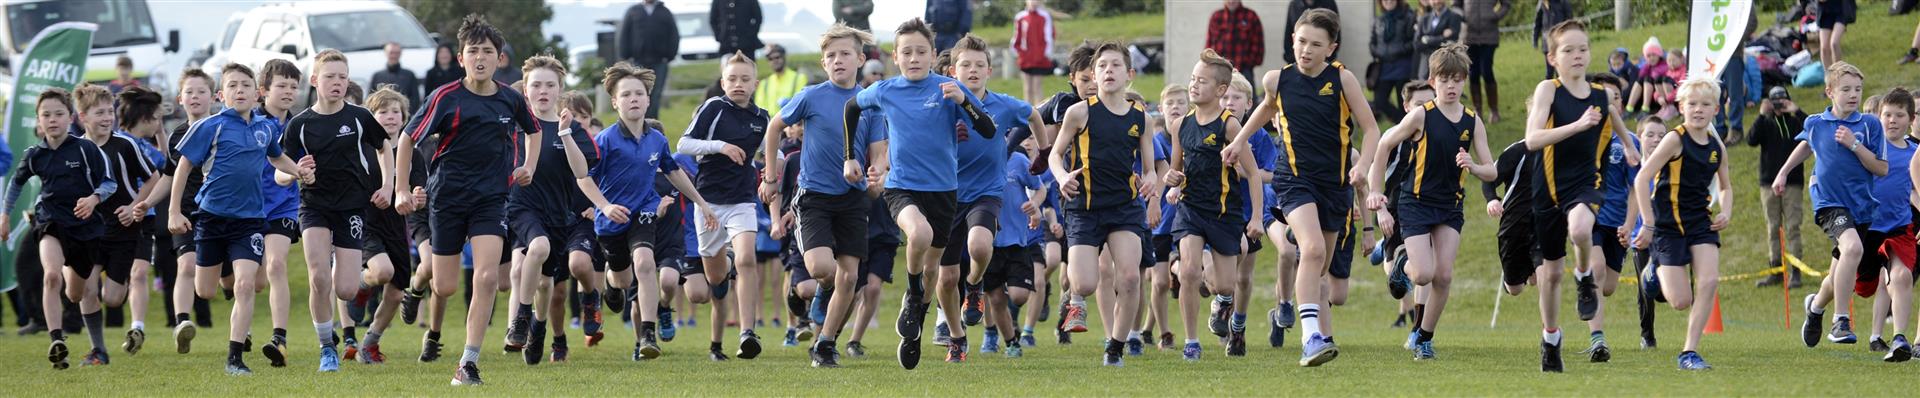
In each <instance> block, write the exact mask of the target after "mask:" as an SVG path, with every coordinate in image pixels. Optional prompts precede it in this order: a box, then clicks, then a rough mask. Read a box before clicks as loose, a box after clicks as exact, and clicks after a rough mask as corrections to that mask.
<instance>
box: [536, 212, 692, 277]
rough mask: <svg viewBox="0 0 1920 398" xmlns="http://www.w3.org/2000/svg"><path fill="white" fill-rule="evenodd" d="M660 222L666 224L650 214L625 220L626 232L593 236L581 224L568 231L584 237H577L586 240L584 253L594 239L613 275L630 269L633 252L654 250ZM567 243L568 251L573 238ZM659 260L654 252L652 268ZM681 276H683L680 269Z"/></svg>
mask: <svg viewBox="0 0 1920 398" xmlns="http://www.w3.org/2000/svg"><path fill="white" fill-rule="evenodd" d="M662 222H666V221H665V220H660V219H656V218H654V215H653V214H635V215H633V218H632V219H629V220H628V224H627V230H626V231H625V232H621V233H617V234H613V235H600V236H598V237H596V236H594V234H593V233H594V231H593V226H592V225H591V224H588V223H585V222H582V223H579V226H577V227H573V228H572V229H573V230H575V231H574V232H570V233H569V234H584V235H585V236H581V237H579V239H585V240H586V241H587V243H586V245H587V247H588V252H592V247H593V243H592V242H593V241H595V240H597V241H599V242H600V244H599V246H600V248H601V249H602V250H603V252H602V253H603V254H602V256H604V257H605V258H606V261H604V262H602V263H604V264H605V267H606V269H607V270H612V271H613V272H620V271H626V270H627V269H629V268H633V262H634V258H633V251H634V250H640V248H643V247H644V248H647V249H649V250H652V249H653V248H654V243H655V239H654V238H655V236H654V233H655V232H659V230H660V226H659V225H658V224H659V223H662ZM674 240H678V239H674ZM567 241H568V244H567V246H568V248H569V249H572V248H573V246H574V243H573V241H574V238H572V237H569V238H568V239H567ZM681 245H682V246H685V245H686V244H685V243H682V244H681ZM681 251H682V252H683V254H684V252H685V251H686V250H685V249H684V248H682V249H681ZM660 258H661V256H660V255H659V253H657V252H656V253H654V256H653V258H652V260H654V265H655V266H656V267H657V266H659V262H660ZM693 264H694V266H696V267H697V266H699V265H700V263H699V262H694V263H693ZM600 268H601V267H594V270H595V271H601V270H602V269H600ZM655 269H658V268H655ZM682 273H685V272H684V270H683V272H682Z"/></svg>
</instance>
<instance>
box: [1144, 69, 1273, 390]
mask: <svg viewBox="0 0 1920 398" xmlns="http://www.w3.org/2000/svg"><path fill="white" fill-rule="evenodd" d="M1233 71H1234V69H1233V64H1232V63H1229V62H1228V61H1227V59H1226V58H1223V57H1221V56H1220V55H1218V54H1215V53H1214V52H1213V50H1203V51H1202V52H1201V53H1200V62H1198V63H1196V64H1195V65H1194V67H1193V79H1192V81H1191V82H1189V83H1188V84H1187V90H1186V91H1187V98H1188V99H1189V101H1190V102H1191V103H1192V104H1193V111H1192V112H1191V113H1190V114H1188V115H1185V116H1181V117H1179V119H1177V121H1175V122H1174V123H1173V128H1171V129H1169V130H1168V132H1169V133H1170V134H1171V137H1169V138H1170V140H1171V141H1177V142H1178V143H1179V144H1178V145H1174V146H1172V147H1171V149H1172V154H1171V155H1170V156H1169V157H1170V160H1169V161H1168V165H1169V167H1171V168H1172V170H1168V171H1167V172H1166V173H1165V176H1164V177H1163V180H1164V183H1165V184H1167V186H1171V187H1174V188H1173V189H1172V190H1171V191H1170V192H1169V193H1168V194H1167V196H1168V199H1169V200H1170V201H1177V202H1179V203H1180V206H1179V207H1178V208H1176V210H1175V214H1174V215H1173V216H1172V217H1173V218H1174V227H1173V235H1174V237H1175V238H1176V239H1178V240H1179V242H1178V244H1179V246H1180V259H1181V261H1180V262H1179V263H1178V264H1175V268H1178V269H1177V270H1175V272H1177V273H1178V274H1179V275H1180V280H1182V281H1185V282H1183V283H1181V284H1180V290H1181V291H1180V293H1179V294H1178V296H1179V300H1180V315H1181V318H1182V319H1184V322H1182V324H1184V325H1186V337H1187V339H1186V345H1185V347H1184V348H1183V350H1182V353H1181V355H1182V357H1183V358H1185V359H1186V360H1188V361H1197V360H1200V340H1199V339H1198V338H1197V336H1198V332H1197V330H1198V324H1199V322H1198V317H1199V312H1200V301H1201V300H1203V299H1205V297H1204V296H1205V293H1202V291H1201V289H1202V288H1208V290H1215V291H1217V292H1215V293H1217V294H1220V295H1222V296H1232V294H1233V292H1232V290H1233V286H1236V285H1237V283H1236V282H1235V280H1236V279H1237V276H1235V275H1234V274H1233V272H1234V271H1237V270H1238V267H1239V264H1240V262H1239V259H1238V256H1239V255H1240V254H1241V249H1242V248H1243V245H1242V242H1244V241H1245V239H1244V237H1246V236H1253V237H1259V236H1260V235H1261V234H1262V233H1264V232H1265V231H1264V230H1262V229H1261V228H1260V224H1259V221H1257V220H1255V219H1254V218H1251V217H1249V214H1248V213H1247V209H1245V208H1242V207H1240V205H1239V202H1240V200H1241V199H1250V200H1252V203H1253V207H1255V208H1260V207H1263V205H1264V204H1265V203H1264V201H1265V195H1262V194H1254V193H1252V192H1251V191H1249V187H1250V186H1253V185H1252V184H1249V182H1250V181H1252V180H1255V179H1257V177H1258V176H1261V175H1262V174H1263V172H1261V171H1259V166H1258V165H1256V164H1253V163H1254V161H1253V159H1254V157H1253V156H1251V155H1249V156H1239V159H1238V160H1239V162H1238V164H1230V163H1226V162H1225V160H1224V159H1225V158H1227V156H1224V155H1225V154H1224V153H1222V152H1221V151H1223V150H1225V146H1226V145H1225V144H1226V143H1227V141H1228V140H1229V137H1231V136H1229V134H1233V133H1234V132H1237V131H1239V129H1240V118H1239V117H1238V116H1235V115H1234V114H1233V112H1232V111H1230V110H1227V109H1226V108H1225V107H1224V106H1223V105H1222V104H1221V102H1220V99H1221V96H1222V95H1224V94H1226V91H1227V90H1229V87H1230V85H1231V82H1232V81H1233V75H1234V72H1233ZM1170 117H1171V115H1170ZM1249 175H1251V176H1253V177H1255V178H1249ZM1204 249H1211V250H1208V251H1204V252H1203V250H1204ZM1203 253H1211V254H1212V256H1213V257H1212V261H1208V259H1206V258H1204V257H1203Z"/></svg>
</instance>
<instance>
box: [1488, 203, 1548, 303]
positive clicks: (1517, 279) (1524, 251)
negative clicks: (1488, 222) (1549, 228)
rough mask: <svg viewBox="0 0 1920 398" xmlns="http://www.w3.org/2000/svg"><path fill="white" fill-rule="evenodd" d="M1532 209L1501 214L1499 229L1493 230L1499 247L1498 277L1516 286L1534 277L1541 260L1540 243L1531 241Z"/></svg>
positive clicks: (1532, 239) (1532, 233) (1532, 236)
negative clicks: (1499, 275)
mask: <svg viewBox="0 0 1920 398" xmlns="http://www.w3.org/2000/svg"><path fill="white" fill-rule="evenodd" d="M1534 218H1535V217H1534V214H1533V212H1531V211H1524V210H1523V211H1511V212H1507V213H1505V214H1502V215H1501V216H1500V230H1499V231H1497V232H1495V233H1494V240H1495V241H1496V244H1497V245H1498V246H1499V251H1500V274H1501V281H1502V282H1506V284H1507V285H1508V286H1519V285H1520V284H1524V283H1527V280H1528V279H1533V273H1534V271H1535V267H1536V266H1538V265H1539V264H1540V245H1538V244H1537V242H1535V241H1534V230H1533V220H1534Z"/></svg>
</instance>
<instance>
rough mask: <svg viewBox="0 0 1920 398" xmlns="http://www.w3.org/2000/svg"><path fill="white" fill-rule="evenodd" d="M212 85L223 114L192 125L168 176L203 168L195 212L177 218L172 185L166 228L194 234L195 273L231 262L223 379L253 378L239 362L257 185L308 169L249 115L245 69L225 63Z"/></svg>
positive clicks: (253, 267)
mask: <svg viewBox="0 0 1920 398" xmlns="http://www.w3.org/2000/svg"><path fill="white" fill-rule="evenodd" d="M220 80H221V85H220V91H219V92H217V94H219V96H220V98H222V99H223V100H225V103H226V105H227V110H225V111H222V112H220V113H219V114H216V115H214V116H212V117H209V118H207V119H206V120H202V121H201V122H200V123H197V124H194V127H193V128H192V129H190V130H189V131H188V132H187V136H186V137H184V138H181V140H180V146H179V147H178V148H175V149H176V150H178V151H179V154H180V159H179V161H178V166H176V167H175V171H174V175H175V176H179V175H183V174H187V173H191V172H193V170H194V168H195V166H197V165H204V166H205V174H206V181H205V183H204V185H201V187H200V190H199V192H198V193H197V194H195V195H194V199H195V201H197V202H199V209H200V210H199V211H198V212H196V213H195V215H194V219H193V220H192V222H189V221H188V219H187V217H186V216H185V215H183V214H181V213H180V209H181V207H182V205H181V204H182V203H184V202H182V197H183V196H182V195H183V194H185V193H186V192H187V189H186V186H187V179H182V178H175V179H174V180H173V192H172V195H171V198H170V199H171V201H172V204H171V206H169V208H168V210H167V212H168V216H167V219H168V220H171V224H172V225H169V226H168V227H167V229H169V230H171V231H173V232H174V233H176V234H184V233H187V232H188V231H193V232H194V235H193V236H194V244H195V245H196V246H197V247H196V248H195V251H196V252H198V253H199V254H200V255H199V258H198V259H197V260H198V264H199V266H200V267H212V266H218V265H220V264H222V263H229V262H230V263H232V264H230V265H231V266H232V267H233V270H234V293H233V314H232V316H231V318H230V319H229V328H230V330H229V331H228V333H227V373H228V374H232V375H247V374H252V373H253V371H252V370H250V369H248V368H247V365H246V363H245V362H243V361H241V359H240V353H241V352H242V351H243V350H244V349H245V348H246V341H247V331H248V329H249V328H251V327H252V326H253V301H254V296H255V292H256V291H258V289H259V285H260V283H259V271H260V258H261V256H262V255H264V254H265V251H266V250H265V247H263V246H264V244H265V242H264V240H265V238H264V237H263V236H262V235H263V234H264V233H265V232H266V230H267V226H266V215H267V211H266V206H265V204H266V196H267V194H266V192H265V191H266V190H265V189H263V187H261V185H260V182H261V180H262V179H264V178H268V177H267V176H266V175H265V174H267V173H266V171H265V168H266V167H267V166H268V165H271V166H272V167H273V168H274V169H275V170H278V171H281V172H285V173H289V174H293V175H296V176H299V177H300V178H299V179H300V180H303V181H307V182H311V181H312V179H313V170H312V169H311V168H303V167H299V166H296V165H295V164H294V162H293V159H290V158H288V157H287V156H286V155H285V154H284V153H282V152H281V148H280V142H279V141H277V140H273V139H271V138H272V137H273V136H274V134H275V130H276V129H278V128H279V125H278V123H275V122H273V121H272V120H269V119H268V118H267V116H266V113H265V112H259V111H256V109H255V108H254V105H255V101H256V99H255V95H258V93H259V90H258V89H256V88H255V86H254V76H253V71H252V70H250V69H247V67H245V66H242V65H239V64H228V65H227V66H226V67H224V68H222V69H221V72H220ZM215 153H219V154H220V156H217V157H216V156H214V154H215ZM202 285H203V286H208V285H210V284H209V283H207V282H202ZM203 290H205V289H203Z"/></svg>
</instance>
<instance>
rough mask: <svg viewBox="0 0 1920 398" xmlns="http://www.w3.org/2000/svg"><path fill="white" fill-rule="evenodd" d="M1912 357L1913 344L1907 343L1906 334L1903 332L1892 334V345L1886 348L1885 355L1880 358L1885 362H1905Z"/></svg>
mask: <svg viewBox="0 0 1920 398" xmlns="http://www.w3.org/2000/svg"><path fill="white" fill-rule="evenodd" d="M1912 359H1913V345H1912V344H1910V343H1907V336H1906V335H1903V334H1896V335H1893V346H1891V347H1889V348H1888V349H1887V356H1884V357H1881V358H1880V360H1883V361H1887V362H1906V361H1908V360H1912Z"/></svg>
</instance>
